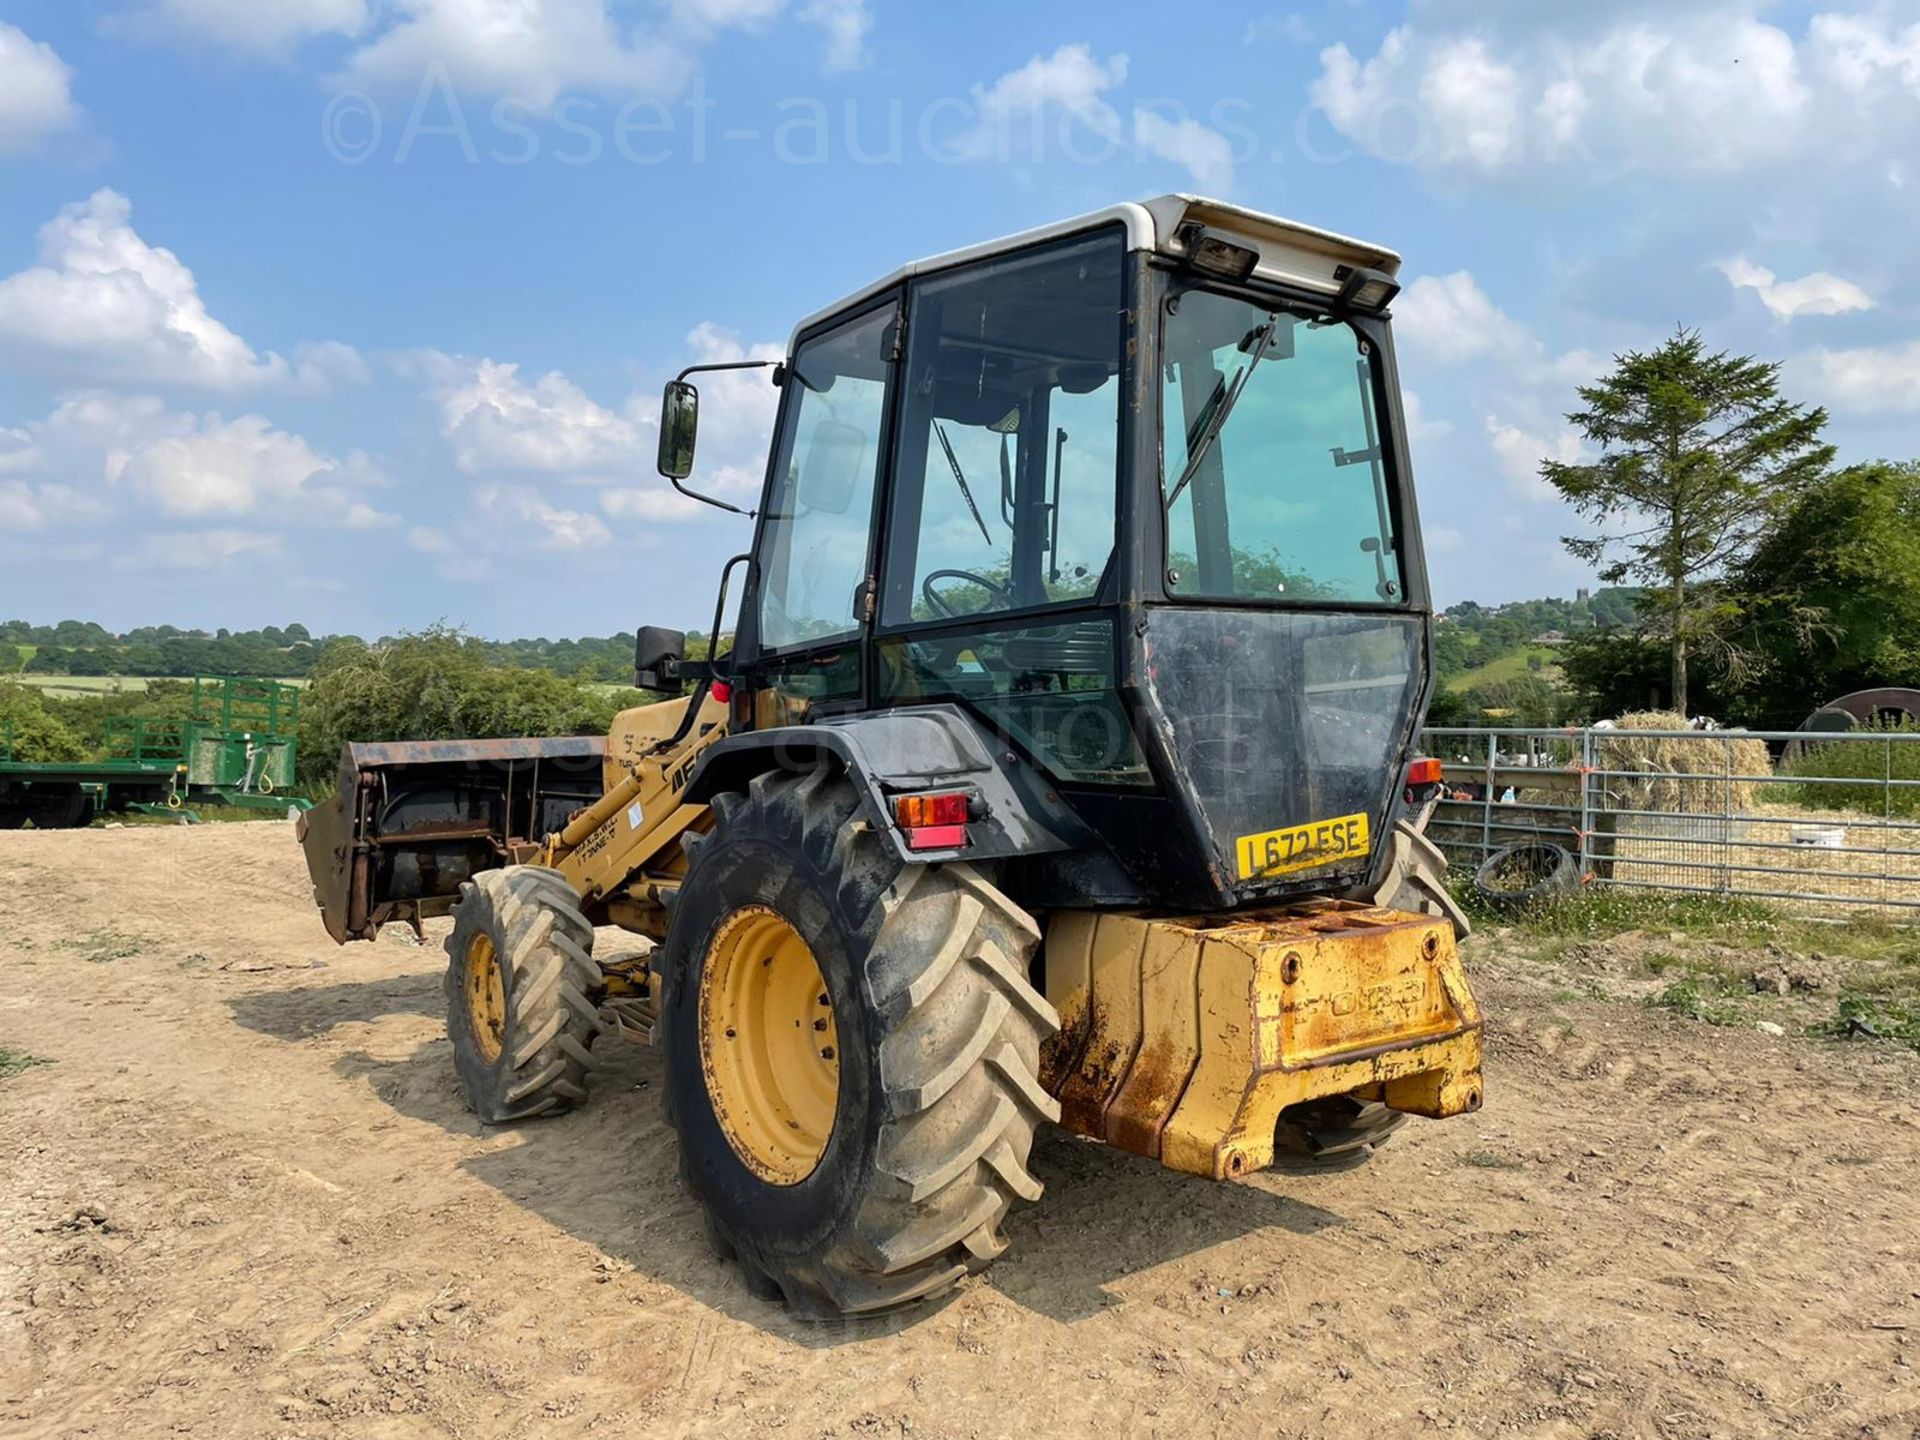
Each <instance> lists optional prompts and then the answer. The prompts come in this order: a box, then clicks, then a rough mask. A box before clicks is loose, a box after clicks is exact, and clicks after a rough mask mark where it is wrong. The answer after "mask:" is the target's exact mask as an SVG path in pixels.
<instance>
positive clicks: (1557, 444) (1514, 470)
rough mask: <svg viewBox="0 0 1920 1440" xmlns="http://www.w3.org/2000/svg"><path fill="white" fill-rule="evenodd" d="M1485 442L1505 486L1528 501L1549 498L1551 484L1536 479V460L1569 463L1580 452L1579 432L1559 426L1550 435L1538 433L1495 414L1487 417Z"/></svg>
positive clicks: (1552, 492)
mask: <svg viewBox="0 0 1920 1440" xmlns="http://www.w3.org/2000/svg"><path fill="white" fill-rule="evenodd" d="M1487 441H1488V443H1489V444H1490V445H1492V447H1493V453H1494V456H1495V458H1496V459H1497V460H1498V461H1499V462H1500V469H1501V472H1502V473H1503V474H1504V475H1505V476H1506V477H1507V485H1508V488H1509V489H1511V490H1512V491H1513V493H1514V494H1516V495H1520V496H1523V497H1525V498H1526V499H1529V500H1552V499H1555V498H1556V497H1557V492H1556V491H1555V490H1554V489H1553V487H1552V486H1551V485H1549V484H1547V483H1546V481H1544V480H1542V479H1541V478H1540V463H1541V461H1543V460H1557V461H1559V462H1560V463H1561V464H1563V465H1570V464H1572V463H1574V462H1575V461H1577V460H1578V459H1579V458H1580V455H1581V443H1580V435H1579V433H1578V432H1577V431H1575V430H1573V429H1572V428H1570V427H1567V426H1562V427H1561V428H1560V429H1559V430H1557V431H1555V432H1554V433H1553V434H1551V435H1539V434H1534V433H1531V432H1529V431H1527V430H1524V429H1522V428H1521V427H1519V426H1518V425H1511V424H1508V423H1507V422H1506V421H1504V420H1502V419H1501V418H1500V417H1499V416H1497V415H1489V416H1488V417H1487Z"/></svg>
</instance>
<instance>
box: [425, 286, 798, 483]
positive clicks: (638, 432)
mask: <svg viewBox="0 0 1920 1440" xmlns="http://www.w3.org/2000/svg"><path fill="white" fill-rule="evenodd" d="M686 343H687V350H688V353H689V358H690V359H691V360H692V361H693V363H695V364H701V365H714V364H731V363H734V362H738V361H742V360H761V361H774V360H779V359H780V358H781V357H782V355H783V354H784V353H785V347H784V346H782V345H780V344H777V343H775V342H771V341H764V342H760V343H756V344H748V343H746V342H745V341H743V340H742V339H741V338H740V336H738V335H736V334H734V333H733V332H732V331H729V330H725V329H722V328H721V327H720V326H717V325H714V324H711V323H703V324H700V325H697V326H695V327H694V328H693V330H692V331H690V332H689V333H688V335H687V341H686ZM399 368H400V371H401V373H402V374H403V375H407V376H410V377H413V378H417V379H420V380H423V381H424V382H425V387H426V392H427V395H428V396H429V398H430V399H431V400H432V402H433V404H434V406H435V407H436V409H437V411H438V413H439V420H440V430H441V434H442V436H443V437H444V438H445V439H446V442H447V445H448V447H449V449H450V450H451V451H452V453H453V459H454V464H455V465H456V466H458V468H459V469H460V470H461V472H462V473H464V474H467V475H471V476H475V477H479V478H490V477H494V476H509V477H511V476H519V477H548V478H562V479H566V480H569V481H576V482H581V483H585V484H597V485H607V484H610V483H617V482H621V481H625V482H628V485H627V488H625V489H623V490H620V491H615V492H613V496H614V497H619V498H607V499H605V500H604V501H603V502H602V503H603V508H605V509H606V511H607V513H608V514H609V515H612V516H614V517H616V518H646V519H660V520H668V519H683V518H686V517H687V516H688V515H691V514H694V513H697V508H696V507H692V502H687V501H684V499H683V498H682V497H680V496H677V495H675V494H674V492H673V491H672V490H671V488H670V487H668V485H667V483H666V481H664V480H661V481H659V482H657V484H658V489H659V493H660V494H661V495H662V496H663V497H672V498H671V502H670V501H669V500H667V499H664V498H663V499H661V500H659V501H657V502H655V501H643V500H640V499H638V498H636V497H637V496H639V495H642V494H650V493H653V486H652V485H651V484H648V485H643V486H640V487H637V488H635V487H633V486H632V484H631V482H633V481H635V480H640V479H642V478H643V477H644V478H647V479H649V480H650V479H651V477H652V476H653V474H654V461H655V448H656V443H655V441H656V434H657V428H658V423H659V421H658V406H659V398H658V395H657V393H655V392H653V391H642V392H637V393H635V394H633V395H630V396H628V397H627V398H626V400H624V401H623V402H621V404H620V405H619V407H618V408H614V407H612V406H609V405H606V404H603V403H602V402H601V401H599V400H596V399H595V398H594V397H593V396H591V395H589V394H588V393H587V392H586V391H585V390H583V389H582V388H581V387H580V386H579V385H578V384H577V383H575V382H574V381H573V380H572V379H571V378H569V377H568V376H566V375H564V374H561V373H560V372H558V371H555V372H552V373H549V374H547V375H543V376H540V377H539V378H537V379H534V380H526V379H523V378H522V377H521V374H520V367H519V366H518V365H516V364H513V363H511V362H507V361H498V360H490V359H482V360H472V359H465V358H461V357H457V356H450V355H444V354H441V353H439V352H438V351H424V352H420V353H417V354H414V355H411V356H407V357H405V358H404V359H403V360H402V361H401V362H400V366H399ZM694 381H695V383H696V384H698V386H699V387H700V450H699V456H698V460H697V469H696V471H695V473H694V476H693V478H692V480H691V482H690V483H691V484H692V485H693V486H694V487H696V488H698V489H700V490H703V491H706V492H708V493H713V494H729V495H732V496H734V497H735V498H738V497H740V496H742V495H746V496H753V495H755V494H757V493H758V491H759V489H760V483H761V478H762V476H763V475H764V474H765V472H766V458H767V445H768V443H769V440H770V437H771V435H772V433H773V419H774V414H775V411H776V409H777V407H778V405H779V400H780V392H779V391H777V390H775V389H774V387H773V385H772V384H771V383H770V381H769V374H768V371H767V370H765V369H752V370H722V371H716V372H712V373H708V374H704V375H696V376H695V377H694Z"/></svg>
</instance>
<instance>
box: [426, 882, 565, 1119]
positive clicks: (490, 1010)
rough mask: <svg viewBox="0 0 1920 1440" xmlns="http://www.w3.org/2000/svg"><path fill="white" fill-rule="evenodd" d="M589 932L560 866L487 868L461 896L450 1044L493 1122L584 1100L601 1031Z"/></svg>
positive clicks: (456, 912) (450, 988)
mask: <svg viewBox="0 0 1920 1440" xmlns="http://www.w3.org/2000/svg"><path fill="white" fill-rule="evenodd" d="M601 984H602V982H601V978H600V970H599V967H598V966H596V965H595V964H594V963H593V927H592V926H591V925H590V924H588V923H587V919H586V916H584V915H583V914H581V913H580V902H579V897H578V896H576V895H575V894H574V892H573V889H572V887H570V886H569V885H568V884H567V882H566V881H565V880H564V879H562V878H561V876H560V873H559V872H558V871H555V870H547V869H543V868H541V867H539V866H534V865H515V866H510V867H509V868H507V869H505V870H487V871H484V872H482V873H481V874H479V875H477V876H475V877H474V879H473V880H472V881H470V882H469V883H468V884H466V885H463V886H462V887H461V890H460V900H459V903H457V904H456V905H455V906H454V907H453V933H452V934H451V935H449V936H448V937H447V976H446V996H447V1038H448V1039H449V1040H451V1041H452V1042H453V1063H454V1068H455V1069H456V1070H458V1071H459V1074H460V1087H461V1089H462V1090H464V1091H465V1092H466V1097H467V1104H468V1105H470V1106H472V1107H473V1113H474V1114H476V1115H478V1116H479V1117H480V1118H481V1120H483V1121H484V1122H485V1123H487V1124H489V1125H505V1124H509V1123H511V1122H513V1121H516V1120H531V1119H533V1118H534V1117H535V1116H538V1115H558V1114H561V1113H562V1112H564V1111H567V1110H571V1109H573V1108H574V1107H575V1106H576V1105H582V1104H584V1103H586V1099H587V1077H588V1075H589V1074H590V1073H591V1071H592V1069H593V1055H592V1046H593V1042H594V1038H595V1037H596V1036H597V1035H598V1034H599V1033H600V1015H599V997H600V990H601Z"/></svg>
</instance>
